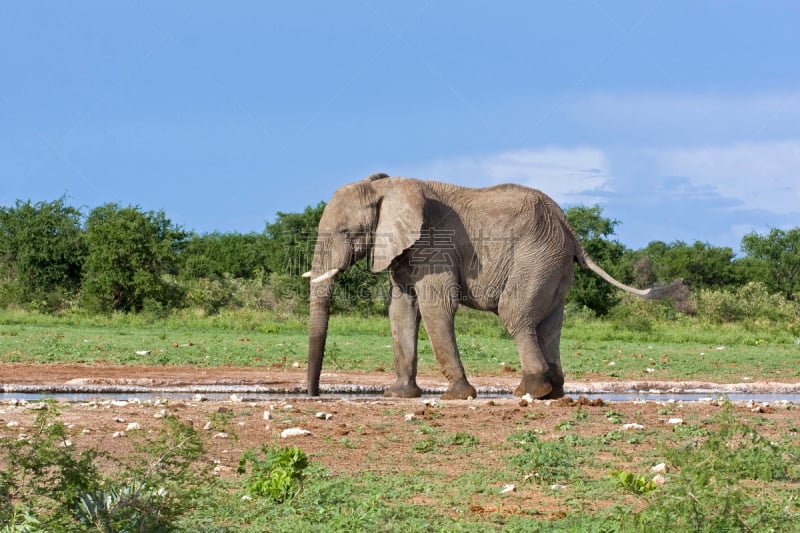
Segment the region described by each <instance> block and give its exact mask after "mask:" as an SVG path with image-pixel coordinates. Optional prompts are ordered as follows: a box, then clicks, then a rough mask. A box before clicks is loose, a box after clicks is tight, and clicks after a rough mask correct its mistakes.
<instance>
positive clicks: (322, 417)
mask: <svg viewBox="0 0 800 533" xmlns="http://www.w3.org/2000/svg"><path fill="white" fill-rule="evenodd" d="M314 416H315V417H317V418H319V419H320V420H330V419H331V418H333V415H332V414H331V413H325V412H323V411H320V412H319V413H317V414H315V415H314Z"/></svg>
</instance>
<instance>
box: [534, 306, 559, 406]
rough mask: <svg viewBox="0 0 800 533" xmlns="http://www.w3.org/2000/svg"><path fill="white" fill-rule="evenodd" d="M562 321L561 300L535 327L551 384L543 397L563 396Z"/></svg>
mask: <svg viewBox="0 0 800 533" xmlns="http://www.w3.org/2000/svg"><path fill="white" fill-rule="evenodd" d="M563 323H564V303H563V302H562V303H561V305H559V306H558V307H557V308H556V310H555V311H553V312H552V313H551V314H550V316H549V317H547V318H546V319H545V320H543V321H542V323H541V324H539V325H538V326H537V327H536V334H537V337H538V339H539V347H540V349H541V350H542V354H543V355H544V359H545V361H547V365H548V372H547V378H548V380H549V381H550V384H551V385H552V386H553V390H552V391H550V394H548V395H547V396H545V397H544V398H545V399H555V398H561V397H562V396H564V371H563V370H562V369H561V349H560V345H561V326H562V324H563Z"/></svg>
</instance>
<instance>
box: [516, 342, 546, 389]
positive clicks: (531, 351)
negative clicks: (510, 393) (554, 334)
mask: <svg viewBox="0 0 800 533" xmlns="http://www.w3.org/2000/svg"><path fill="white" fill-rule="evenodd" d="M512 335H513V336H514V342H515V343H516V345H517V351H518V352H519V358H520V362H521V363H522V381H520V384H519V385H518V386H517V388H516V390H514V394H516V395H517V396H524V395H525V394H530V395H531V396H532V397H534V398H546V397H549V396H550V395H551V394H552V392H553V385H552V383H551V382H550V379H549V374H550V367H549V365H548V364H547V361H546V360H545V358H544V356H543V354H542V352H541V350H540V348H539V340H538V338H537V335H536V332H535V331H522V332H519V333H516V334H513V333H512Z"/></svg>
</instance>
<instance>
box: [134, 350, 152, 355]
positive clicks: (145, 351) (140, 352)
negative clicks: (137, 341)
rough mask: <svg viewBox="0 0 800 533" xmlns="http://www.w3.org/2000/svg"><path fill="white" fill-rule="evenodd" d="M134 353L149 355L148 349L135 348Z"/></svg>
mask: <svg viewBox="0 0 800 533" xmlns="http://www.w3.org/2000/svg"><path fill="white" fill-rule="evenodd" d="M136 355H150V350H136Z"/></svg>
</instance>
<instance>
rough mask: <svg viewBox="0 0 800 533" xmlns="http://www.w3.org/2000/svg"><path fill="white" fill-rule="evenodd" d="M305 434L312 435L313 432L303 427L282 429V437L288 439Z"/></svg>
mask: <svg viewBox="0 0 800 533" xmlns="http://www.w3.org/2000/svg"><path fill="white" fill-rule="evenodd" d="M304 435H311V432H310V431H308V430H307V429H303V428H287V429H284V430H283V431H281V438H282V439H288V438H289V437H302V436H304Z"/></svg>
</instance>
